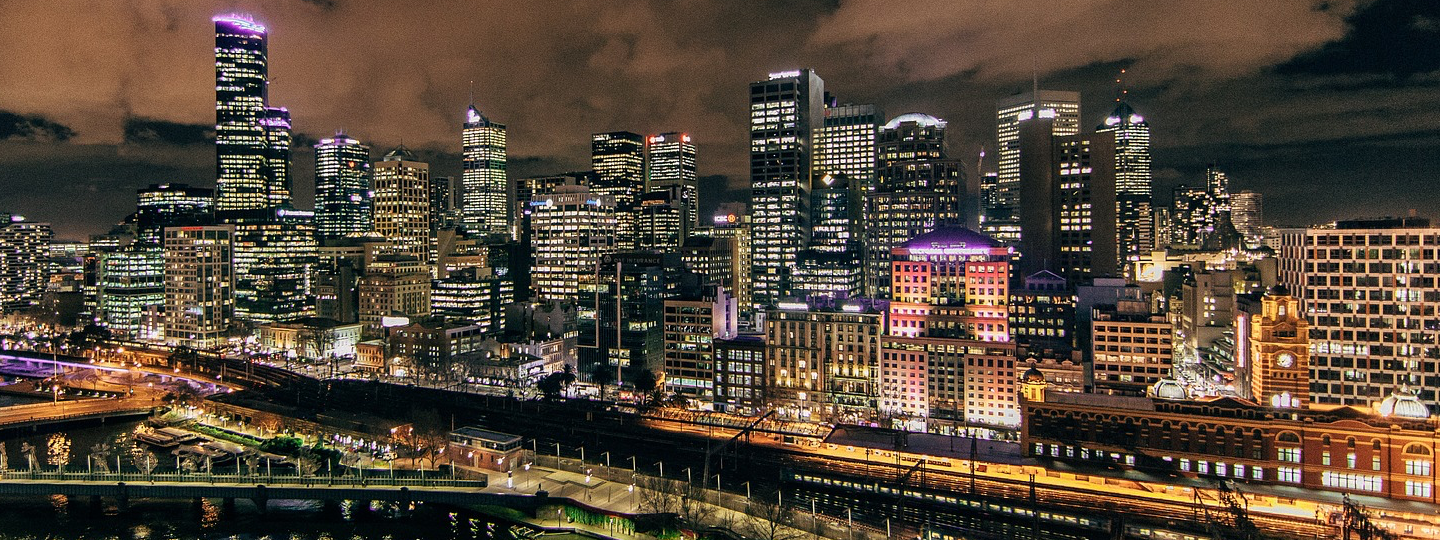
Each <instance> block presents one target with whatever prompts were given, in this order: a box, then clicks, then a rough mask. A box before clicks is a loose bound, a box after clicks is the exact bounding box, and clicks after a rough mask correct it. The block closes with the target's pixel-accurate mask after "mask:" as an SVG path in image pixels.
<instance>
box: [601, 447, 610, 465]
mask: <svg viewBox="0 0 1440 540" xmlns="http://www.w3.org/2000/svg"><path fill="white" fill-rule="evenodd" d="M600 455H602V456H605V468H607V469H608V468H610V452H609V451H608V450H607V451H604V452H601V453H600Z"/></svg>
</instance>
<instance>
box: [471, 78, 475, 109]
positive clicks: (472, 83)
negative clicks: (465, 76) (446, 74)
mask: <svg viewBox="0 0 1440 540" xmlns="http://www.w3.org/2000/svg"><path fill="white" fill-rule="evenodd" d="M470 105H471V106H474V105H475V81H474V80H471V81H470Z"/></svg>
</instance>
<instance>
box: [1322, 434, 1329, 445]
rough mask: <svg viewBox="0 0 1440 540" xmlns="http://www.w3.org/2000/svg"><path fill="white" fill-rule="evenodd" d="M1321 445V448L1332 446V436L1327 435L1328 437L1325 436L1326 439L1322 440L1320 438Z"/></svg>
mask: <svg viewBox="0 0 1440 540" xmlns="http://www.w3.org/2000/svg"><path fill="white" fill-rule="evenodd" d="M1320 445H1321V446H1330V436H1329V435H1326V436H1324V437H1321V438H1320Z"/></svg>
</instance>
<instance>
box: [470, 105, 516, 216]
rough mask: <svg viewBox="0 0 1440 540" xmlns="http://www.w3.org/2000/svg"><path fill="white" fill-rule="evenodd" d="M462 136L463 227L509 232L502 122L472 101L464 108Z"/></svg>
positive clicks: (508, 198)
mask: <svg viewBox="0 0 1440 540" xmlns="http://www.w3.org/2000/svg"><path fill="white" fill-rule="evenodd" d="M461 140H462V144H463V146H464V148H463V152H464V163H463V165H464V171H463V172H462V173H461V176H460V183H461V188H462V189H461V203H462V204H461V219H462V222H463V224H464V227H465V229H466V230H469V231H472V232H477V233H480V234H486V235H509V234H511V230H510V227H511V219H510V218H511V216H510V203H509V200H510V197H509V194H508V192H507V188H508V183H509V181H508V180H507V179H506V171H505V168H506V167H505V163H506V158H505V145H506V143H505V124H501V123H498V122H491V121H490V119H489V118H486V117H485V115H482V114H480V111H479V109H476V108H475V105H474V104H471V105H470V107H469V108H467V109H465V127H464V130H463V131H462V135H461Z"/></svg>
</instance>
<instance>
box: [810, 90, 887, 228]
mask: <svg viewBox="0 0 1440 540" xmlns="http://www.w3.org/2000/svg"><path fill="white" fill-rule="evenodd" d="M884 119H885V116H884V113H883V112H881V111H880V107H879V106H877V105H869V104H865V105H854V104H845V105H838V106H830V105H829V104H827V106H826V107H825V119H824V120H823V121H822V122H821V126H820V132H819V134H817V135H816V136H815V173H816V174H821V175H823V174H827V173H828V174H835V173H843V174H844V175H845V176H846V177H847V178H849V179H850V182H852V183H854V184H855V185H856V186H858V190H857V191H858V192H860V193H869V192H872V191H874V190H875V137H876V134H877V132H878V131H879V129H880V122H881V121H882V120H884ZM856 203H857V206H858V203H859V201H856Z"/></svg>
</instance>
